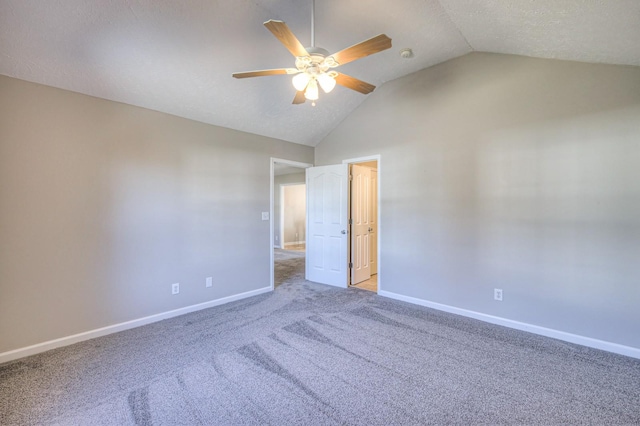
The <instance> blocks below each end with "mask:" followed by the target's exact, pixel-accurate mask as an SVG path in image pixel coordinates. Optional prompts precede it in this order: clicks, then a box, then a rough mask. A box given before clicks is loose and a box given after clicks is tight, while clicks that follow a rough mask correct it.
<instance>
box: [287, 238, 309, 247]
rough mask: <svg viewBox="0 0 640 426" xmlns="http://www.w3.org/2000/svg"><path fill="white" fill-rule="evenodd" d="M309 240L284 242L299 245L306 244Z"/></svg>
mask: <svg viewBox="0 0 640 426" xmlns="http://www.w3.org/2000/svg"><path fill="white" fill-rule="evenodd" d="M306 242H307V240H306V239H305V240H302V241H289V242H288V243H284V246H285V247H286V246H299V245H300V244H303V243H304V244H306Z"/></svg>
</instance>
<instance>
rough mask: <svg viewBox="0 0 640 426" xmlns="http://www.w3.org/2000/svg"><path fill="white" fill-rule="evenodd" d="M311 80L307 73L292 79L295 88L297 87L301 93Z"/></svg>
mask: <svg viewBox="0 0 640 426" xmlns="http://www.w3.org/2000/svg"><path fill="white" fill-rule="evenodd" d="M310 80H311V76H310V75H309V74H307V73H306V72H301V73H300V74H298V75H296V76H295V77H293V79H291V82H292V83H293V87H295V88H296V90H297V91H298V92H300V91H302V90H304V89H305V88H306V87H307V86H308V85H309V81H310Z"/></svg>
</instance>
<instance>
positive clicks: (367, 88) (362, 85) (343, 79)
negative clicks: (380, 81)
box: [336, 73, 376, 95]
mask: <svg viewBox="0 0 640 426" xmlns="http://www.w3.org/2000/svg"><path fill="white" fill-rule="evenodd" d="M336 74H338V75H337V76H336V83H338V84H339V85H340V86H344V87H346V88H348V89H351V90H355V91H356V92H360V93H362V94H363V95H368V94H369V93H371V92H373V90H374V89H375V88H376V86H374V85H373V84H369V83H367V82H364V81H362V80H358V79H357V78H355V77H351V76H349V75H346V74H340V73H336Z"/></svg>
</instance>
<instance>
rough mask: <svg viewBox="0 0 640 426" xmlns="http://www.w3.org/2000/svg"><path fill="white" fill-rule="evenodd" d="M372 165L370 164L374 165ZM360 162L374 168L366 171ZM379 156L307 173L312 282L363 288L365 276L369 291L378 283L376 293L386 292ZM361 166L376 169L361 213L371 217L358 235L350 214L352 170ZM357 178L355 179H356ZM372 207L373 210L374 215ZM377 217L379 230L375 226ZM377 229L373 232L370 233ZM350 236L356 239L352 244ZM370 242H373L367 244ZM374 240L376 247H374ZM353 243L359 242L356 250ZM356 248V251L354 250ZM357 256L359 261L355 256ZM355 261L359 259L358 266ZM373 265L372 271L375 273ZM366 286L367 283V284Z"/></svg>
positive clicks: (309, 273)
mask: <svg viewBox="0 0 640 426" xmlns="http://www.w3.org/2000/svg"><path fill="white" fill-rule="evenodd" d="M370 162H372V163H370ZM361 163H370V164H365V165H369V166H372V167H364V166H362V165H361ZM381 166H382V162H381V156H380V155H372V156H370V157H361V158H354V159H349V160H343V162H342V163H341V164H334V165H327V166H316V167H311V168H309V169H307V224H308V230H307V235H308V236H307V258H306V262H307V263H306V278H307V280H309V281H313V282H317V283H322V284H328V285H333V286H336V287H341V288H348V287H350V286H351V283H353V284H359V281H360V278H362V276H363V274H364V277H365V278H364V281H367V280H369V279H372V281H369V282H368V283H366V284H368V285H369V286H370V289H371V290H373V287H372V286H371V285H372V284H374V282H373V281H375V289H376V290H377V291H378V292H380V291H383V282H382V279H381V277H382V273H381V271H382V264H381V262H380V250H379V248H380V247H381V246H380V241H381V235H382V231H381V227H380V223H381V214H380V197H379V194H380V187H381V185H380V182H381V176H382V172H381V170H382V167H381ZM354 167H356V168H359V167H362V170H365V172H366V171H367V170H369V171H370V170H374V169H375V173H373V176H374V180H375V183H372V178H371V174H369V177H368V178H367V179H368V180H369V184H368V185H365V184H363V185H364V186H363V188H368V190H367V191H368V194H369V197H370V199H371V200H370V201H371V204H368V207H367V208H364V209H361V212H362V213H363V214H364V213H366V212H369V213H366V214H367V215H368V219H367V221H365V222H366V225H368V226H367V227H366V228H364V229H361V230H360V231H359V233H358V232H356V229H355V228H354V226H352V225H355V223H350V221H351V222H354V220H353V219H354V218H353V217H351V216H350V211H351V209H350V180H349V176H350V168H351V169H353V168H354ZM354 179H355V178H354ZM368 209H373V210H372V211H371V212H370V211H369V210H368ZM371 219H373V221H374V222H375V227H372V226H371V222H370V220H371ZM369 228H373V229H369ZM352 236H354V238H358V236H359V238H360V239H359V240H357V239H354V240H353V241H352ZM366 240H368V241H369V244H368V243H367V242H366ZM371 240H374V243H375V245H371V244H370V243H371ZM355 244H360V247H362V250H360V251H358V250H357V249H356V248H354V247H355ZM352 246H354V247H352ZM352 253H353V254H355V253H358V254H359V256H360V257H359V258H355V257H353V256H352ZM354 259H359V261H360V264H356V261H355V260H354ZM363 264H366V266H367V270H366V271H362V270H361V269H360V270H359V274H360V276H359V277H358V279H355V278H353V277H352V274H353V272H354V269H355V268H359V266H361V265H363ZM372 266H373V268H374V269H373V270H374V273H373V274H371V267H372ZM366 284H364V285H366Z"/></svg>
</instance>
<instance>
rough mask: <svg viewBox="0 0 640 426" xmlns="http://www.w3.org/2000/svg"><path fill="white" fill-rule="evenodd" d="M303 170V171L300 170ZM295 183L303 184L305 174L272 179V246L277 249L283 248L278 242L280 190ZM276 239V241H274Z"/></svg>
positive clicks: (290, 174) (292, 174)
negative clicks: (282, 186)
mask: <svg viewBox="0 0 640 426" xmlns="http://www.w3.org/2000/svg"><path fill="white" fill-rule="evenodd" d="M300 170H304V169H300ZM296 183H305V174H304V171H303V172H301V173H289V174H286V175H280V176H274V177H273V215H274V221H273V240H274V241H273V245H274V246H275V247H278V248H283V247H282V245H281V243H282V242H281V241H280V235H282V233H281V231H280V219H281V218H280V214H281V213H280V212H281V209H282V205H281V201H280V188H281V185H289V184H296ZM276 237H277V239H276Z"/></svg>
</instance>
